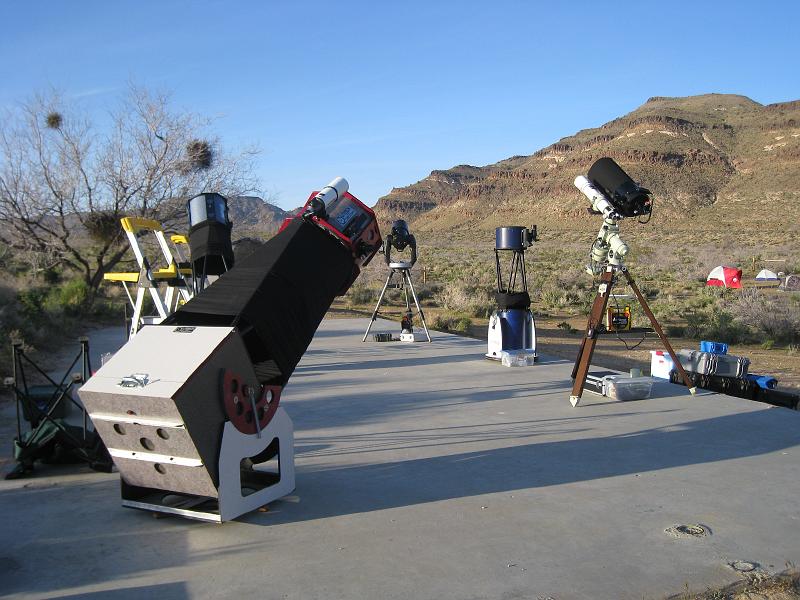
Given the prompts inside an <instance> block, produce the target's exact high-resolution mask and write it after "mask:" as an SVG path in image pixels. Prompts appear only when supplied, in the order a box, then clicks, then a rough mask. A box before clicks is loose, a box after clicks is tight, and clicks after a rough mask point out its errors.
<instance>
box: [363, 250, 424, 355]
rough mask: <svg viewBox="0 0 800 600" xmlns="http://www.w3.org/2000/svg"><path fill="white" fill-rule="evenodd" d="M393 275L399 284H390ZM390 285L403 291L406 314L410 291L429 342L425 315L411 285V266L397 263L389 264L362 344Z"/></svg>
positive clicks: (409, 308)
mask: <svg viewBox="0 0 800 600" xmlns="http://www.w3.org/2000/svg"><path fill="white" fill-rule="evenodd" d="M395 275H399V276H400V279H401V280H400V282H399V283H395V284H392V280H393V279H394V276H395ZM390 285H392V286H393V287H398V288H400V289H402V290H403V292H404V296H405V299H406V312H407V313H410V312H411V300H410V299H409V294H408V292H409V290H411V297H412V298H414V304H415V305H416V307H417V314H419V318H420V320H421V321H422V328H423V329H424V330H425V337H427V338H428V341H429V342H430V341H431V335H430V333H428V326H427V325H426V324H425V315H424V314H423V312H422V307H420V305H419V298H418V297H417V292H416V291H415V290H414V284H413V283H411V265H410V263H405V262H398V263H394V262H393V263H389V275H388V277H386V283H385V284H383V289H382V290H381V295H380V296H379V297H378V303H377V304H376V305H375V310H374V311H373V312H372V318H371V319H370V321H369V325H368V326H367V331H366V332H365V333H364V337H363V338H362V340H361V341H362V342H366V341H367V336H368V335H369V330H370V329H372V324H373V323H374V322H375V319H377V318H378V311H379V310H380V308H381V304H383V298H384V296H385V295H386V290H387V289H388V287H389V286H390Z"/></svg>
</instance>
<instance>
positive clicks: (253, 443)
mask: <svg viewBox="0 0 800 600" xmlns="http://www.w3.org/2000/svg"><path fill="white" fill-rule="evenodd" d="M275 439H277V440H278V454H277V460H278V472H277V474H276V475H277V480H276V479H275V477H274V476H272V477H270V474H268V473H264V472H261V471H259V470H258V465H256V466H255V467H256V468H255V469H254V471H253V474H254V475H256V476H260V478H261V479H263V480H264V483H265V485H262V484H261V483H251V482H243V481H242V468H241V463H242V460H244V459H246V458H249V457H251V456H256V455H257V454H259V453H260V452H263V451H264V450H265V449H266V448H267V446H269V445H270V444H271V443H272V441H273V440H275ZM251 486H252V487H251ZM294 486H295V474H294V427H293V425H292V420H291V419H290V418H289V415H288V414H287V413H286V411H285V410H284V409H283V407H278V409H277V411H276V412H275V416H274V417H273V418H272V420H271V421H270V422H269V423H268V424H267V426H266V427H265V428H264V429H262V430H261V436H260V437H259V436H258V435H257V434H251V435H247V434H244V433H241V432H240V431H238V430H237V429H236V428H235V427H234V426H233V424H232V423H231V422H230V421H227V422H226V423H225V425H224V427H223V432H222V446H221V449H220V455H219V494H218V497H217V498H210V497H207V496H195V495H191V494H183V493H179V492H172V491H169V490H155V489H153V490H151V493H149V494H148V495H147V496H146V497H145V498H142V497H140V495H139V494H133V495H134V496H135V498H133V497H128V498H126V486H125V484H124V483H123V490H122V505H123V506H126V507H128V508H138V509H141V510H147V511H151V512H158V513H167V514H173V515H178V516H181V517H186V518H189V519H198V520H201V521H210V522H213V523H222V522H224V521H230V520H232V519H235V518H236V517H239V516H241V515H243V514H245V513H248V512H250V511H253V510H256V509H257V508H260V507H262V506H264V505H265V504H269V503H270V502H273V501H275V500H278V499H279V498H282V497H283V496H286V495H288V494H290V493H291V492H292V491H293V490H294ZM254 487H259V489H255V490H254ZM243 490H248V493H243ZM251 490H252V491H251ZM176 500H177V501H176Z"/></svg>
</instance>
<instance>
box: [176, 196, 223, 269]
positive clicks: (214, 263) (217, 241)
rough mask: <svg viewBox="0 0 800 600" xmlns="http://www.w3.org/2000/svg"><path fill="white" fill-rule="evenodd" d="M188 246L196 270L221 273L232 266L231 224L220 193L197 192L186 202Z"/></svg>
mask: <svg viewBox="0 0 800 600" xmlns="http://www.w3.org/2000/svg"><path fill="white" fill-rule="evenodd" d="M186 211H187V213H188V214H189V250H190V252H191V260H192V266H193V268H194V270H195V272H196V273H198V274H201V275H202V274H203V273H205V274H206V275H222V274H223V273H225V272H226V271H228V270H229V269H231V268H232V267H233V262H234V256H233V244H232V243H231V228H232V224H231V222H230V219H229V218H228V201H227V200H226V199H225V197H224V196H222V195H221V194H216V193H208V194H199V195H197V196H195V197H194V198H192V199H190V200H189V201H188V202H187V203H186Z"/></svg>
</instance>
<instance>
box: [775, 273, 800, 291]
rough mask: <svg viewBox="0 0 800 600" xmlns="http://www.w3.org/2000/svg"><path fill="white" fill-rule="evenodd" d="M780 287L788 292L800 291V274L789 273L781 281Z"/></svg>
mask: <svg viewBox="0 0 800 600" xmlns="http://www.w3.org/2000/svg"><path fill="white" fill-rule="evenodd" d="M780 289H782V290H784V291H787V292H796V291H800V275H787V276H786V279H784V280H783V281H782V282H781V285H780Z"/></svg>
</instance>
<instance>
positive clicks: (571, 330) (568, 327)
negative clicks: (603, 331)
mask: <svg viewBox="0 0 800 600" xmlns="http://www.w3.org/2000/svg"><path fill="white" fill-rule="evenodd" d="M556 327H558V328H559V329H563V330H564V331H566V332H567V333H575V332H577V331H578V330H577V329H575V328H574V327H573V326H572V325H570V324H569V323H567V322H566V321H561V323H559V324H558V325H556Z"/></svg>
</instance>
